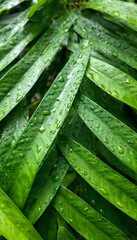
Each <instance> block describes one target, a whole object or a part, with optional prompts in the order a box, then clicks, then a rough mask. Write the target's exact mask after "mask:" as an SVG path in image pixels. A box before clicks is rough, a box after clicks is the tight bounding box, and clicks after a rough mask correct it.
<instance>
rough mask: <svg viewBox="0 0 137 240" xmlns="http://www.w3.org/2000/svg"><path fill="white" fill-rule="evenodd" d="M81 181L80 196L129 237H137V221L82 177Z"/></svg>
mask: <svg viewBox="0 0 137 240" xmlns="http://www.w3.org/2000/svg"><path fill="white" fill-rule="evenodd" d="M80 183H81V185H82V192H81V194H80V196H81V197H82V198H83V199H84V200H85V201H86V202H87V203H89V204H90V205H91V207H93V208H94V209H95V210H96V211H98V212H99V213H100V214H101V215H102V216H103V217H105V218H106V219H108V220H109V221H110V222H112V223H113V224H114V225H115V226H117V227H118V228H119V229H120V230H121V231H122V232H123V233H124V234H125V235H126V236H127V237H129V238H130V239H133V240H134V239H136V237H137V227H136V224H135V222H133V220H132V219H131V218H129V217H128V216H127V215H125V214H123V213H122V212H121V211H119V210H118V209H117V208H116V207H114V206H113V205H112V204H110V203H109V202H108V201H106V199H105V198H103V197H102V196H101V195H100V194H98V193H97V192H96V191H95V190H94V189H93V188H92V187H91V186H90V185H89V184H87V183H86V182H85V181H84V180H83V179H82V178H80Z"/></svg>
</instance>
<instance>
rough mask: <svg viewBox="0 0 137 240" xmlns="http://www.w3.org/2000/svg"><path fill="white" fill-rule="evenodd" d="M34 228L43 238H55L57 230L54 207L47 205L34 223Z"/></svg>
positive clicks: (51, 239)
mask: <svg viewBox="0 0 137 240" xmlns="http://www.w3.org/2000/svg"><path fill="white" fill-rule="evenodd" d="M36 230H37V231H38V232H39V234H40V236H42V239H43V240H47V238H48V239H50V240H56V239H57V232H58V222H57V214H56V212H55V211H54V208H53V207H51V206H49V207H48V208H47V209H46V211H45V212H44V213H43V215H42V216H41V217H40V219H39V220H38V222H37V224H36Z"/></svg>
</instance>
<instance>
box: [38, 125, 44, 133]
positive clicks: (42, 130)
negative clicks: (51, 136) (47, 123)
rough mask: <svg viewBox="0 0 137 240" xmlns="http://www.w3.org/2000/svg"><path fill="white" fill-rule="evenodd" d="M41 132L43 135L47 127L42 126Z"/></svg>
mask: <svg viewBox="0 0 137 240" xmlns="http://www.w3.org/2000/svg"><path fill="white" fill-rule="evenodd" d="M39 131H40V132H41V133H43V132H44V131H45V127H44V126H43V125H42V126H41V127H40V128H39Z"/></svg>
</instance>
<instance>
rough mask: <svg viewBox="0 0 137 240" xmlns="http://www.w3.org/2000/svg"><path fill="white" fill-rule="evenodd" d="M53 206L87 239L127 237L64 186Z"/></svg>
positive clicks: (106, 239)
mask: <svg viewBox="0 0 137 240" xmlns="http://www.w3.org/2000/svg"><path fill="white" fill-rule="evenodd" d="M54 206H55V208H56V210H57V211H58V212H59V214H60V215H61V216H62V217H63V218H64V219H65V220H66V222H68V223H69V224H70V225H71V226H72V227H73V228H74V229H75V230H76V231H77V232H78V233H80V234H81V235H82V236H83V237H84V238H85V239H87V240H91V239H96V240H100V239H102V240H109V239H116V240H117V239H121V240H124V239H128V238H127V237H126V236H125V235H124V234H123V233H122V232H121V231H120V230H119V229H118V228H116V227H115V226H114V225H113V224H112V223H110V222H109V221H107V220H106V219H105V218H103V217H102V216H101V215H100V214H99V213H98V212H96V211H95V210H94V209H93V208H92V207H90V206H89V205H88V204H87V203H86V202H84V201H83V200H82V199H80V198H79V197H78V196H76V195H75V194H74V193H72V192H70V191H69V190H67V189H66V188H64V187H61V188H60V190H59V192H58V194H57V196H56V198H55V201H54Z"/></svg>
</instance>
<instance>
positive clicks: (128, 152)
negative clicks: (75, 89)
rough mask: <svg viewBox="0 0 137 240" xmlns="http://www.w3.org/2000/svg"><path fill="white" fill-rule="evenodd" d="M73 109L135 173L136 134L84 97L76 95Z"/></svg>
mask: <svg viewBox="0 0 137 240" xmlns="http://www.w3.org/2000/svg"><path fill="white" fill-rule="evenodd" d="M75 109H76V111H77V112H78V114H79V115H80V117H81V118H82V119H83V121H84V122H85V123H86V125H87V126H88V128H89V129H90V130H92V132H93V133H94V134H95V135H96V136H97V137H98V138H99V139H100V140H101V141H102V142H103V144H104V145H105V146H106V147H107V148H108V149H109V150H110V151H111V152H112V153H113V154H114V155H115V156H116V157H118V158H119V159H120V160H121V161H122V162H123V163H124V164H126V165H127V166H128V167H129V168H131V169H132V170H133V171H134V172H136V173H137V169H136V166H137V162H136V155H137V153H136V143H137V140H136V139H137V134H136V133H135V132H134V131H133V130H132V129H130V128H129V127H128V126H126V125H125V124H124V123H122V122H121V121H119V120H118V119H116V118H115V117H114V116H113V115H111V114H110V113H109V112H107V111H106V110H104V109H103V108H101V107H100V106H98V105H97V104H96V103H95V102H93V101H92V100H91V99H89V98H87V97H86V96H84V95H81V94H79V95H78V97H77V101H76V102H75Z"/></svg>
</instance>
